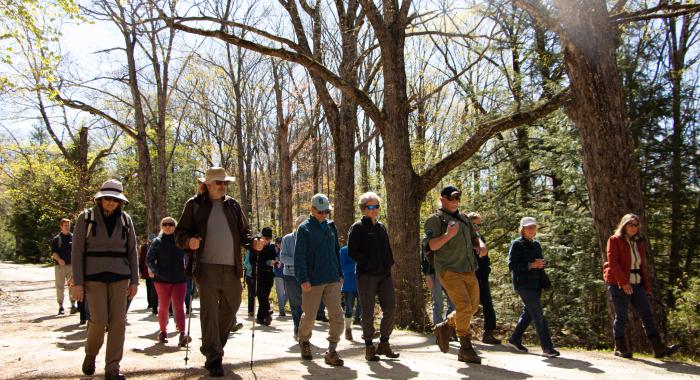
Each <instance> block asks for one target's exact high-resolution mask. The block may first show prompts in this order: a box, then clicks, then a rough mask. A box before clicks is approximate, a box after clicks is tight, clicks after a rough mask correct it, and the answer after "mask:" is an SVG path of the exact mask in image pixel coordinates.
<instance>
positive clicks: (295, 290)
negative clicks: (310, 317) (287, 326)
mask: <svg viewBox="0 0 700 380" xmlns="http://www.w3.org/2000/svg"><path fill="white" fill-rule="evenodd" d="M284 289H285V290H286V291H287V299H288V300H289V308H290V309H291V310H292V321H294V335H297V334H299V320H301V285H299V283H298V282H297V278H296V277H294V276H288V275H286V274H285V275H284Z"/></svg>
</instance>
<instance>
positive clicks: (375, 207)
mask: <svg viewBox="0 0 700 380" xmlns="http://www.w3.org/2000/svg"><path fill="white" fill-rule="evenodd" d="M365 208H366V209H367V210H379V205H367V206H365Z"/></svg>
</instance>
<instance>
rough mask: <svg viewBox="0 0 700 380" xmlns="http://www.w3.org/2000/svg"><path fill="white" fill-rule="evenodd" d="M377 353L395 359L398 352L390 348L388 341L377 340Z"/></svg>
mask: <svg viewBox="0 0 700 380" xmlns="http://www.w3.org/2000/svg"><path fill="white" fill-rule="evenodd" d="M377 355H384V356H386V357H387V358H391V359H396V358H398V357H399V354H397V353H396V352H394V351H392V350H391V345H390V344H389V342H379V346H377Z"/></svg>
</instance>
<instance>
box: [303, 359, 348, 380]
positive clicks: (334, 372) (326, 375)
mask: <svg viewBox="0 0 700 380" xmlns="http://www.w3.org/2000/svg"><path fill="white" fill-rule="evenodd" d="M321 360H323V359H321ZM301 364H303V365H304V367H306V369H307V370H308V371H309V373H308V374H306V375H303V376H302V379H339V380H340V379H357V371H355V370H354V369H350V368H348V367H328V366H324V367H322V366H320V365H318V364H317V363H316V361H311V360H304V361H302V363H301Z"/></svg>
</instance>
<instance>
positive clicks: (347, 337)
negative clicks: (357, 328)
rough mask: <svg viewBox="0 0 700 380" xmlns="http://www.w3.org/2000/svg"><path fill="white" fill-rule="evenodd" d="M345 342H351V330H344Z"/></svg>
mask: <svg viewBox="0 0 700 380" xmlns="http://www.w3.org/2000/svg"><path fill="white" fill-rule="evenodd" d="M345 340H352V329H345Z"/></svg>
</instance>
